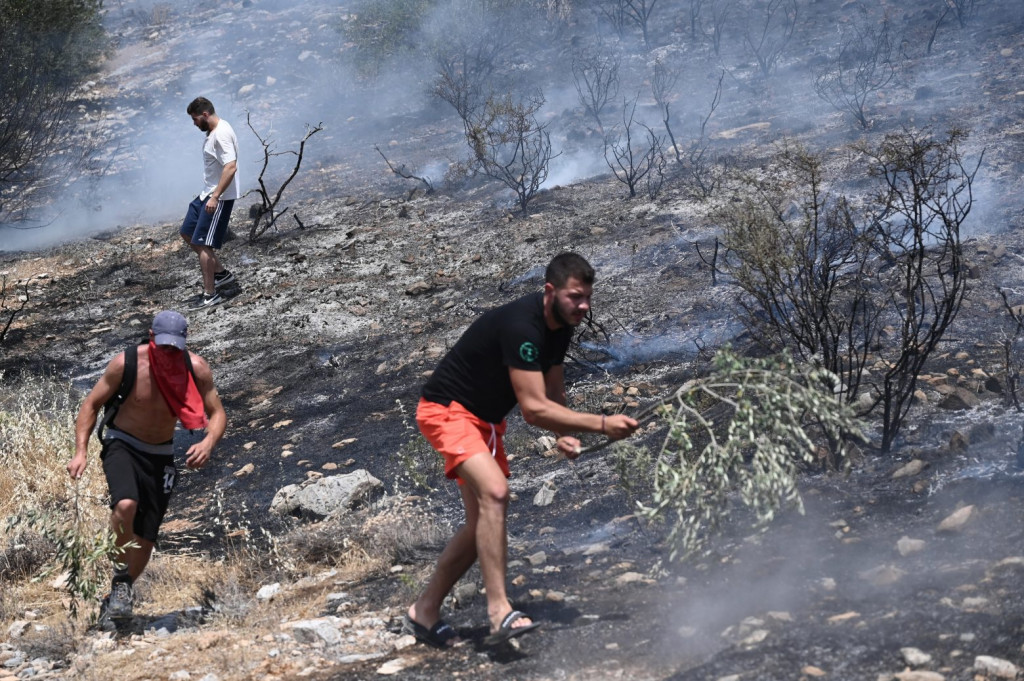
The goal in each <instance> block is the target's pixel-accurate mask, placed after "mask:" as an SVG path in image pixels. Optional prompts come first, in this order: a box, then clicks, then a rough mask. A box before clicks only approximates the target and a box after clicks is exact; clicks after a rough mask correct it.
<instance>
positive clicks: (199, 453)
mask: <svg viewBox="0 0 1024 681" xmlns="http://www.w3.org/2000/svg"><path fill="white" fill-rule="evenodd" d="M212 451H213V445H212V444H210V443H209V442H207V441H206V438H205V437H204V438H203V439H202V440H200V441H199V442H197V443H195V444H194V445H192V446H191V447H189V448H188V451H187V452H186V453H185V465H186V466H188V467H189V468H191V469H192V470H196V469H199V468H202V467H203V466H205V465H206V462H207V461H209V460H210V453H211V452H212Z"/></svg>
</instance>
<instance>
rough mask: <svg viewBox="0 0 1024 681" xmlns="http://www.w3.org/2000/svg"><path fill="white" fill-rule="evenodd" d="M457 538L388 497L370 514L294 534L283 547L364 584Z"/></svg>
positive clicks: (419, 512)
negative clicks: (363, 581) (334, 568)
mask: <svg viewBox="0 0 1024 681" xmlns="http://www.w3.org/2000/svg"><path fill="white" fill-rule="evenodd" d="M451 533H452V529H451V527H449V526H447V525H445V524H444V523H442V522H441V521H440V520H439V519H438V518H437V517H435V516H434V515H432V514H428V513H426V512H425V511H424V510H422V509H420V508H417V507H415V506H412V505H410V504H409V503H407V502H406V500H405V499H404V498H402V497H386V498H385V499H383V500H382V501H380V502H379V503H377V504H375V505H374V506H373V507H371V508H368V509H366V510H364V511H361V512H358V513H353V514H350V515H346V516H342V517H340V518H334V519H328V520H324V521H323V522H320V523H318V524H316V525H312V526H305V527H301V528H299V529H296V530H293V531H292V532H290V533H289V534H288V535H286V536H285V537H284V538H283V540H282V543H283V544H284V546H286V547H287V550H288V551H289V552H290V553H291V554H292V555H294V556H295V557H296V559H297V560H299V561H301V562H303V563H307V564H311V565H317V564H319V565H329V566H331V567H336V568H338V569H339V570H341V571H342V572H343V573H344V574H345V575H346V577H347V578H348V579H351V580H359V579H364V578H366V577H370V576H378V575H382V574H384V573H386V572H387V571H388V569H389V568H390V567H391V566H392V565H395V564H397V563H408V562H414V561H416V560H417V559H418V558H419V557H420V556H421V554H422V553H423V552H424V550H425V549H427V550H431V552H432V550H433V549H435V548H436V547H437V546H439V545H440V544H441V543H443V542H444V541H446V540H447V539H448V538H449V537H450V536H451Z"/></svg>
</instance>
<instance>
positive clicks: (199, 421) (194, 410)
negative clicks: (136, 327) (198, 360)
mask: <svg viewBox="0 0 1024 681" xmlns="http://www.w3.org/2000/svg"><path fill="white" fill-rule="evenodd" d="M182 352H188V351H187V350H184V351H183V350H179V349H177V348H173V347H167V346H163V345H157V344H156V343H154V342H153V341H149V371H150V374H151V375H152V376H153V380H154V381H156V386H157V388H159V389H160V394H161V395H163V396H164V401H166V402H167V406H168V408H169V409H170V410H171V414H173V415H174V416H177V417H178V420H179V421H181V425H182V426H184V427H185V428H188V429H189V430H197V429H199V428H205V427H206V424H207V423H208V421H207V419H206V410H205V409H204V408H203V396H202V395H200V394H199V388H197V387H196V382H195V379H194V378H192V372H191V371H189V370H188V367H187V366H186V365H185V358H184V357H183V356H182V354H181V353H182Z"/></svg>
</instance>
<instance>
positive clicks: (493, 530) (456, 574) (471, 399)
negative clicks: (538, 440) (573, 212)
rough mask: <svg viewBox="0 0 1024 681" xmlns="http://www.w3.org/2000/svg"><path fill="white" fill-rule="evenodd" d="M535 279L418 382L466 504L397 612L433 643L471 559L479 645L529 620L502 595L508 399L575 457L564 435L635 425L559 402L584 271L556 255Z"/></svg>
mask: <svg viewBox="0 0 1024 681" xmlns="http://www.w3.org/2000/svg"><path fill="white" fill-rule="evenodd" d="M544 280H545V284H544V290H543V292H537V293H531V294H530V295H527V296H524V297H522V298H520V299H518V300H515V301H512V302H511V303H508V304H506V305H503V306H501V307H498V308H495V309H493V310H490V311H489V312H486V313H484V314H483V315H482V316H481V317H479V318H478V319H477V320H476V321H475V322H473V323H472V324H471V325H470V327H469V328H468V329H467V330H466V332H465V333H464V334H463V335H462V337H461V338H460V339H459V341H458V342H457V343H456V344H455V346H454V347H453V348H452V349H451V350H450V351H449V352H448V354H447V355H445V356H444V358H442V360H441V362H440V363H439V364H438V366H437V369H436V370H435V371H434V373H433V374H432V375H431V377H430V378H429V379H428V380H427V383H426V385H424V387H423V393H422V398H421V399H420V403H419V406H418V408H417V410H416V422H417V423H418V424H419V427H420V431H421V432H422V433H423V435H424V437H426V439H427V441H429V442H430V444H431V446H433V447H434V449H436V450H438V451H439V452H440V453H441V455H442V456H443V457H444V460H445V474H446V475H447V476H448V477H449V478H455V479H456V480H457V481H458V483H459V490H460V492H461V494H462V503H463V505H464V506H465V508H466V524H465V525H463V526H462V527H461V528H460V529H459V531H458V532H456V533H455V536H454V537H452V539H451V541H450V542H449V543H448V545H447V546H446V547H445V549H444V551H443V552H442V553H441V557H440V558H439V559H438V563H437V568H436V569H435V571H434V574H433V576H432V577H431V578H430V581H429V582H428V584H427V586H426V588H425V589H424V590H423V592H422V593H421V594H420V596H419V598H418V599H416V602H415V603H413V604H412V605H411V606H410V607H409V610H408V612H407V613H406V617H405V623H404V627H405V629H406V631H408V632H409V633H411V634H413V635H414V636H415V637H416V638H417V639H418V640H420V641H421V642H423V643H427V644H429V645H433V646H435V647H438V648H444V647H447V646H451V645H454V644H455V643H457V642H458V633H457V632H456V631H455V629H453V628H452V627H451V625H449V624H447V623H446V622H445V621H444V620H443V619H441V613H440V610H441V603H442V602H443V601H444V598H445V596H446V595H447V594H448V592H449V591H451V589H452V587H453V586H455V583H456V582H457V581H458V580H459V578H460V577H462V575H463V574H465V573H466V571H467V570H469V568H470V567H471V566H472V565H473V563H474V562H475V561H477V560H479V561H480V573H481V575H482V576H483V582H484V588H485V589H486V591H487V615H488V618H489V619H490V631H491V633H490V636H489V637H488V639H487V643H488V644H497V643H501V642H502V641H505V640H508V639H510V638H513V637H516V636H520V635H522V634H525V633H526V632H528V631H531V630H533V629H535V628H536V627H537V626H539V623H537V622H534V621H533V620H531V619H530V617H529V616H527V615H526V614H525V613H522V612H519V611H518V610H515V609H514V608H513V607H512V605H511V603H510V602H509V600H508V597H507V595H506V591H505V569H506V560H507V555H506V554H507V548H508V538H507V536H506V532H505V516H506V514H507V511H508V501H509V492H508V482H507V478H508V477H509V468H508V460H507V459H506V457H505V451H504V448H503V445H502V439H501V438H502V435H503V434H504V432H505V415H506V414H507V413H508V412H509V411H511V410H512V408H513V407H514V406H515V405H516V404H517V403H518V404H519V407H520V409H521V410H522V412H523V419H524V420H525V421H526V422H527V423H529V424H531V425H534V426H539V427H541V428H545V429H547V430H551V431H553V432H554V433H555V434H557V435H559V438H558V441H557V442H558V445H557V446H558V449H559V450H561V451H562V452H563V453H564V454H565V455H566V456H567V457H568V458H570V459H575V458H576V457H578V456H579V450H580V441H579V440H578V439H576V438H575V437H572V436H570V435H565V433H571V432H580V431H587V432H591V433H602V434H604V435H605V436H607V437H609V438H610V439H612V440H618V439H621V438H624V437H627V436H629V435H630V434H632V433H633V431H635V430H636V429H637V427H638V425H639V424H638V423H637V422H636V421H635V420H634V419H631V418H629V417H628V416H626V415H624V414H614V415H611V416H605V415H602V414H586V413H582V412H578V411H573V410H571V409H569V408H568V407H566V406H565V403H566V401H565V374H564V371H563V368H562V361H563V359H564V358H565V352H566V350H567V349H568V347H569V341H570V340H572V334H573V329H574V328H575V327H576V326H578V325H579V324H580V322H582V321H583V318H584V317H585V316H586V313H587V311H588V310H589V309H590V296H591V293H592V291H593V284H594V269H593V268H592V267H591V266H590V264H589V263H588V262H587V261H586V260H584V259H583V258H582V257H581V256H579V255H577V254H575V253H562V254H560V255H557V256H555V258H554V259H553V260H552V261H551V263H550V264H549V265H548V267H547V272H546V273H545V276H544Z"/></svg>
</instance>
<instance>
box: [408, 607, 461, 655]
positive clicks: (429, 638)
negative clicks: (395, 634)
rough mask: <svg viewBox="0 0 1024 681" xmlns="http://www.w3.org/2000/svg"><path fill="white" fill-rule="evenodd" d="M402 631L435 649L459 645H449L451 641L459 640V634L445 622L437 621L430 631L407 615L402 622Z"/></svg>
mask: <svg viewBox="0 0 1024 681" xmlns="http://www.w3.org/2000/svg"><path fill="white" fill-rule="evenodd" d="M402 631H404V632H405V633H407V634H412V635H413V636H415V637H416V640H417V641H419V642H420V643H426V644H427V645H428V646H433V647H434V648H452V647H454V646H455V645H457V643H449V641H451V640H452V639H454V638H459V632H457V631H455V627H453V626H452V625H450V624H448V623H447V622H445V621H444V620H437V622H435V623H434V626H432V627H430V628H429V629H428V628H427V627H425V626H423V625H422V624H420V623H419V622H417V621H416V620H414V619H413V618H411V617H409V614H408V613H406V615H405V619H404V620H403V622H402Z"/></svg>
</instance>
